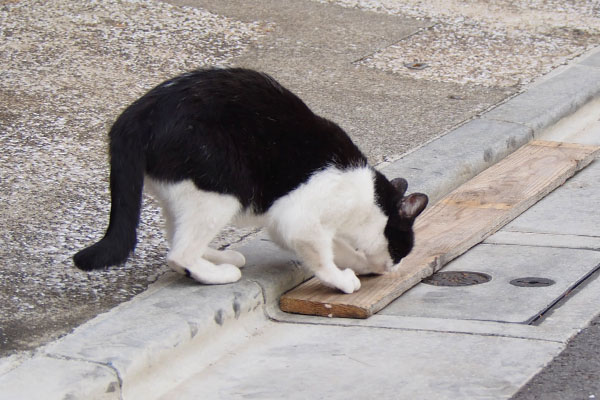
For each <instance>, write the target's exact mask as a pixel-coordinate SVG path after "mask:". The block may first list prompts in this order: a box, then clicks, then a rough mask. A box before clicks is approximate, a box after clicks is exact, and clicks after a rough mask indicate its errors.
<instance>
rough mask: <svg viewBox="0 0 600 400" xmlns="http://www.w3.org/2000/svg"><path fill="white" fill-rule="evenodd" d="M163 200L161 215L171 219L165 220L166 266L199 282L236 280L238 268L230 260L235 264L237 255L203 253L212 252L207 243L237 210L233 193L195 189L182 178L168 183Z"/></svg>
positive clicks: (238, 276)
mask: <svg viewBox="0 0 600 400" xmlns="http://www.w3.org/2000/svg"><path fill="white" fill-rule="evenodd" d="M163 203H164V205H165V207H167V208H168V210H166V212H165V217H166V218H167V219H169V218H170V219H171V220H169V221H167V223H168V225H170V227H171V229H172V232H171V233H170V236H171V237H172V239H171V250H170V251H169V254H168V255H167V263H168V264H169V266H170V267H171V268H172V269H173V270H175V271H177V272H179V273H181V274H185V275H188V276H190V277H192V278H193V279H195V280H197V281H199V282H201V283H206V284H221V283H230V282H235V281H237V280H239V279H240V277H241V271H240V269H239V268H238V267H237V266H236V265H235V264H233V263H232V262H235V263H238V264H239V263H240V261H241V260H240V258H239V257H235V256H231V254H228V255H230V257H227V258H228V260H225V259H224V257H219V258H218V260H217V258H215V257H208V258H207V257H205V255H206V253H208V254H209V255H214V253H213V251H211V250H208V243H209V242H210V241H211V240H212V239H213V238H214V237H215V236H216V234H217V233H218V232H219V231H220V230H221V229H222V228H223V227H224V226H225V225H226V224H227V223H228V222H229V221H230V220H231V219H232V218H233V217H234V216H235V215H236V214H237V213H238V212H239V210H240V208H241V205H240V203H239V201H238V200H237V199H235V198H234V197H233V196H228V195H221V194H217V193H212V192H205V191H201V190H198V189H197V188H196V187H195V185H194V184H193V183H192V182H191V181H183V182H178V183H175V184H172V185H171V187H170V190H169V194H168V196H167V198H166V199H165V201H164V202H163ZM214 251H215V252H216V250H214ZM236 253H237V252H236ZM238 254H239V253H238ZM242 257H243V256H242ZM209 258H211V260H209ZM212 261H217V263H218V265H217V264H216V263H214V262H212ZM222 261H232V262H222ZM244 261H245V260H244Z"/></svg>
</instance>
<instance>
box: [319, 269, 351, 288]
mask: <svg viewBox="0 0 600 400" xmlns="http://www.w3.org/2000/svg"><path fill="white" fill-rule="evenodd" d="M317 278H319V279H320V280H321V281H322V282H323V283H324V284H325V285H327V286H330V287H334V288H337V289H339V290H341V291H342V292H344V293H346V294H350V293H353V292H355V291H357V290H358V289H360V279H358V278H357V276H356V274H355V273H354V271H352V270H351V269H350V268H346V269H344V270H342V271H340V270H337V271H336V272H335V273H334V274H317Z"/></svg>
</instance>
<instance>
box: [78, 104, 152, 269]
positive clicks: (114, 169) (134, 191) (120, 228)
mask: <svg viewBox="0 0 600 400" xmlns="http://www.w3.org/2000/svg"><path fill="white" fill-rule="evenodd" d="M141 130H142V127H140V126H139V123H138V122H136V121H135V120H134V119H133V118H128V117H127V115H126V113H124V114H123V115H121V116H120V117H119V118H118V119H117V121H116V122H115V124H114V125H113V127H112V128H111V130H110V133H109V138H110V145H109V154H110V192H111V208H110V220H109V224H108V229H107V230H106V233H105V234H104V237H103V238H102V239H101V240H100V241H99V242H97V243H95V244H93V245H91V246H90V247H87V248H85V249H83V250H81V251H80V252H78V253H77V254H75V256H73V261H74V262H75V265H76V266H77V267H78V268H79V269H83V270H91V269H98V268H104V267H108V266H110V265H116V264H120V263H123V262H124V261H125V260H126V259H127V256H128V255H129V253H131V252H132V251H133V249H134V248H135V245H136V241H137V238H136V230H137V226H138V223H139V219H140V212H141V208H142V190H143V187H144V170H145V164H146V161H145V154H144V150H143V148H144V146H143V145H142V143H141V141H142V135H143V134H144V132H141Z"/></svg>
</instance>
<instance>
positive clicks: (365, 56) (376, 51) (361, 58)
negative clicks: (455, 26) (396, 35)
mask: <svg viewBox="0 0 600 400" xmlns="http://www.w3.org/2000/svg"><path fill="white" fill-rule="evenodd" d="M439 24H440V23H439V22H436V23H432V24H431V25H427V26H423V27H421V28H419V29H417V30H416V31H415V32H413V33H410V34H408V35H406V36H404V37H402V38H400V39H398V40H396V41H395V42H392V43H390V44H389V45H387V46H385V47H384V48H387V47H391V46H394V45H397V44H398V43H400V42H403V41H405V40H407V39H410V38H411V37H413V36H415V35H419V34H420V33H421V32H423V31H424V30H427V29H431V28H433V27H435V26H436V25H439ZM384 48H379V49H375V50H373V51H372V52H369V53H368V54H365V55H364V56H362V57H359V58H357V59H355V60H353V61H351V64H352V65H356V64H358V63H360V62H361V61H364V60H365V59H367V58H369V57H372V56H373V55H375V54H377V53H378V52H380V51H381V50H383V49H384Z"/></svg>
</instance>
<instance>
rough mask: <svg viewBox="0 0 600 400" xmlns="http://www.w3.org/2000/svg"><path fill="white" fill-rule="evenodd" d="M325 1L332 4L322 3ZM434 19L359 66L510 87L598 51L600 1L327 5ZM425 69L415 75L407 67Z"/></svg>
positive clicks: (421, 0)
mask: <svg viewBox="0 0 600 400" xmlns="http://www.w3.org/2000/svg"><path fill="white" fill-rule="evenodd" d="M321 1H327V0H321ZM328 2H330V3H336V4H340V5H343V6H347V7H357V8H361V9H368V10H374V11H378V12H384V13H389V14H400V15H405V16H411V17H415V18H424V19H429V20H431V21H432V22H433V23H434V24H435V25H434V26H432V27H431V28H426V29H423V30H421V32H419V33H417V34H415V35H413V36H411V37H410V38H407V39H405V40H402V41H400V42H398V43H396V44H394V45H392V46H390V47H387V48H386V49H383V50H381V51H378V52H376V53H374V54H372V55H370V56H368V57H365V58H364V59H362V60H361V61H360V64H361V65H365V66H369V67H372V68H378V69H382V70H386V71H393V72H394V73H397V74H400V75H403V76H410V77H414V78H419V79H428V80H434V81H442V82H457V83H468V84H478V85H484V86H495V87H509V86H516V85H523V84H527V83H529V82H531V81H532V80H533V79H535V78H537V77H539V76H540V75H543V74H546V73H548V72H550V71H551V70H553V69H554V68H556V67H557V66H559V65H561V64H564V63H566V62H567V61H568V60H570V59H572V58H574V57H575V56H577V55H580V54H582V53H583V52H585V51H586V50H589V49H591V48H592V47H594V46H595V45H597V43H598V40H599V38H600V2H598V1H597V0H595V1H591V0H586V1H575V0H570V1H559V0H534V1H519V0H493V1H487V0H486V1H484V0H469V1H458V0H450V1H445V0H444V1H442V0H402V1H399V0H329V1H328ZM415 62H419V63H426V64H427V65H428V67H427V68H425V69H421V70H414V69H409V68H407V67H406V66H405V65H406V64H408V63H415Z"/></svg>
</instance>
